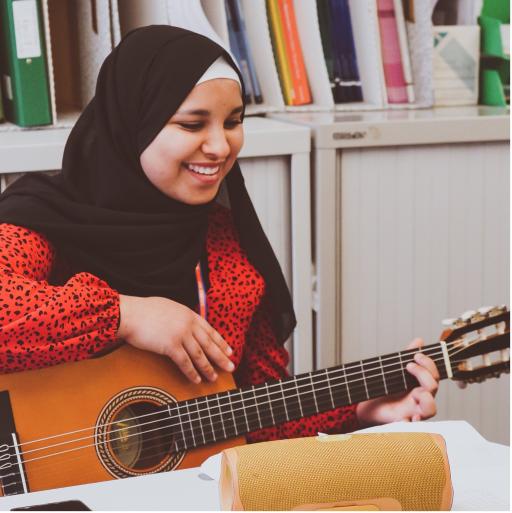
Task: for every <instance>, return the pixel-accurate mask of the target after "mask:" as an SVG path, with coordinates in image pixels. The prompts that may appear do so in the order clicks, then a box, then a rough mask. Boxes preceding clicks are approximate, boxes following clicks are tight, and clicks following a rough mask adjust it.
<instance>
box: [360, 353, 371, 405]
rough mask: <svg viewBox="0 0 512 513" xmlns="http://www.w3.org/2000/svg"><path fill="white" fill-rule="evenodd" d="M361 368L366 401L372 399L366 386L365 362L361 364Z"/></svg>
mask: <svg viewBox="0 0 512 513" xmlns="http://www.w3.org/2000/svg"><path fill="white" fill-rule="evenodd" d="M360 366H361V376H362V377H363V384H364V389H365V391H366V399H370V394H369V393H368V385H367V384H366V376H365V374H364V367H363V362H360Z"/></svg>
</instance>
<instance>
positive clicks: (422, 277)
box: [273, 107, 510, 443]
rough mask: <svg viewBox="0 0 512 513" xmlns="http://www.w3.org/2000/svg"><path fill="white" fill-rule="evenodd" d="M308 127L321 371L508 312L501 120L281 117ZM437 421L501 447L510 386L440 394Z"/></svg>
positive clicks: (489, 111)
mask: <svg viewBox="0 0 512 513" xmlns="http://www.w3.org/2000/svg"><path fill="white" fill-rule="evenodd" d="M273 117H277V118H278V119H280V120H286V121H288V122H292V123H298V124H301V125H304V126H308V127H310V128H311V129H312V135H313V139H314V143H313V149H312V154H313V157H312V162H313V170H312V176H313V179H312V187H313V191H314V194H313V219H314V222H313V231H314V238H313V255H314V268H315V271H314V280H315V282H316V290H315V295H314V306H315V313H314V319H315V326H316V327H315V365H316V367H317V368H322V367H326V366H329V365H334V364H338V363H341V362H351V361H355V360H359V359H363V358H369V357H372V356H376V355H379V354H385V353H389V352H394V351H398V350H400V349H404V348H405V346H406V345H407V344H408V342H409V341H410V340H412V339H413V338H414V337H422V338H423V339H424V340H425V342H426V343H427V344H428V343H434V342H435V341H436V340H438V339H439V335H440V334H441V331H442V326H441V320H442V319H445V318H453V317H457V316H458V315H459V314H461V313H462V312H464V311H466V310H469V309H475V308H477V307H479V306H483V305H491V304H509V117H508V112H507V111H506V110H504V109H495V108H487V107H465V108H445V109H435V110H417V111H409V112H405V111H401V112H369V113H352V114H336V115H333V114H328V113H322V114H313V113H311V114H310V113H308V114H305V113H301V114H285V115H283V114H279V115H278V114H276V115H273ZM438 398H439V414H438V416H437V417H436V418H437V419H439V420H441V419H448V418H449V419H464V420H467V421H469V422H470V423H471V424H472V425H473V426H475V427H476V428H477V429H478V430H479V431H480V432H481V433H482V434H483V435H484V436H486V437H487V438H488V439H490V440H494V441H499V442H502V443H508V436H509V402H510V399H509V378H508V376H502V377H501V378H500V379H499V380H495V379H491V380H489V381H487V382H485V383H483V384H482V385H470V386H469V387H468V388H467V389H466V390H459V388H458V387H456V386H455V385H454V384H453V383H448V382H443V383H442V384H441V388H440V392H439V395H438Z"/></svg>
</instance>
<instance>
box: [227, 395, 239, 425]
mask: <svg viewBox="0 0 512 513" xmlns="http://www.w3.org/2000/svg"><path fill="white" fill-rule="evenodd" d="M227 397H228V400H229V407H230V408H231V416H232V417H233V427H234V428H235V434H236V435H238V433H239V431H238V426H237V425H236V417H235V412H234V410H233V403H232V402H231V391H228V392H227Z"/></svg>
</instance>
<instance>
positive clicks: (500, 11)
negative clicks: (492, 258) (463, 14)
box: [478, 0, 510, 106]
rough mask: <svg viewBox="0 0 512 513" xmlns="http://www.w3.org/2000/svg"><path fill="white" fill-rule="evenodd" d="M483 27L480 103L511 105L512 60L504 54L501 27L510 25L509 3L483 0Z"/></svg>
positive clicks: (506, 1)
mask: <svg viewBox="0 0 512 513" xmlns="http://www.w3.org/2000/svg"><path fill="white" fill-rule="evenodd" d="M478 23H479V24H480V27H481V61H480V103H481V104H483V105H498V106H506V105H507V104H510V57H509V56H508V55H506V54H504V53H503V41H502V34H501V25H502V24H510V4H509V0H484V3H483V6H482V13H481V15H480V16H479V18H478Z"/></svg>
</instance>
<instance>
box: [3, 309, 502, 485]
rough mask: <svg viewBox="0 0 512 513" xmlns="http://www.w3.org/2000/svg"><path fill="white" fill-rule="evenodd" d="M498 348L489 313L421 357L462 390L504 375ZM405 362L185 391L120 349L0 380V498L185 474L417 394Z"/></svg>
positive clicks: (178, 378) (471, 315)
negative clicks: (263, 434)
mask: <svg viewBox="0 0 512 513" xmlns="http://www.w3.org/2000/svg"><path fill="white" fill-rule="evenodd" d="M509 346H510V314H509V312H508V310H507V309H506V308H505V307H492V308H485V309H480V310H479V311H478V312H468V313H466V314H465V315H463V316H462V317H461V318H459V319H456V320H453V323H452V324H451V326H450V327H449V328H447V329H446V330H445V331H444V332H443V334H442V336H441V342H439V343H435V344H431V345H428V346H425V347H423V348H422V352H423V353H424V354H426V355H428V356H430V357H431V358H432V359H433V360H434V361H435V362H436V364H437V368H438V369H439V372H440V375H441V378H442V379H445V378H450V379H453V380H460V381H463V382H474V381H482V380H484V379H486V378H487V377H492V376H499V375H500V374H501V373H502V372H509V370H510V361H509V358H510V353H509ZM416 352H417V349H414V350H406V351H399V352H397V353H392V354H386V355H382V356H377V357H375V358H370V359H366V360H362V361H358V362H354V363H349V364H345V365H339V366H336V367H331V368H328V369H323V370H318V371H313V372H309V373H304V374H299V375H296V376H292V377H289V378H285V379H283V380H281V381H273V382H268V383H265V384H262V385H256V386H251V387H245V388H235V385H234V382H233V380H232V378H231V375H229V374H228V373H224V374H221V375H220V377H219V379H218V380H217V382H216V383H215V384H205V383H203V384H199V385H193V384H191V383H190V382H189V381H188V380H187V379H186V378H185V377H184V376H183V375H182V373H181V372H180V371H179V370H178V369H177V368H176V367H175V366H174V365H173V363H172V362H171V361H170V360H169V359H168V358H164V357H161V356H158V355H155V354H152V353H149V352H145V351H140V350H137V349H135V348H133V347H132V346H129V345H128V344H124V345H122V346H120V347H119V348H118V349H117V350H115V351H113V352H111V353H110V354H108V355H105V356H102V357H100V358H96V359H90V360H86V361H81V362H76V363H67V364H63V365H57V366H55V367H51V368H46V369H41V370H32V371H27V372H21V373H13V374H6V375H0V483H1V491H2V492H1V493H0V495H2V494H3V495H13V494H21V493H27V492H29V491H38V490H45V489H50V488H59V487H64V486H70V485H78V484H83V483H91V482H97V481H104V480H108V479H117V478H125V477H130V476H138V475H141V474H147V473H153V472H162V471H169V470H173V469H182V468H186V467H192V466H197V465H199V464H200V463H201V462H202V461H203V460H204V459H206V458H207V457H208V456H210V455H211V454H214V453H216V452H219V451H221V450H222V449H224V448H227V447H230V446H233V445H236V444H241V443H244V438H243V435H244V434H245V433H248V432H250V431H254V430H257V429H260V428H264V427H268V426H274V425H278V424H280V423H282V422H285V421H288V420H293V419H299V418H302V417H306V416H309V415H312V414H315V413H318V412H323V411H328V410H331V409H334V408H337V407H340V406H345V405H349V404H353V403H357V402H359V401H364V400H367V399H371V398H375V397H379V396H384V395H390V394H397V393H400V392H404V391H407V390H410V389H412V388H413V387H415V386H418V382H417V381H416V380H415V378H414V377H413V376H412V375H410V374H409V373H408V372H406V370H405V367H406V365H407V363H408V362H410V361H411V360H412V358H413V355H414V353H416ZM475 359H477V360H478V361H477V362H475Z"/></svg>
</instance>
